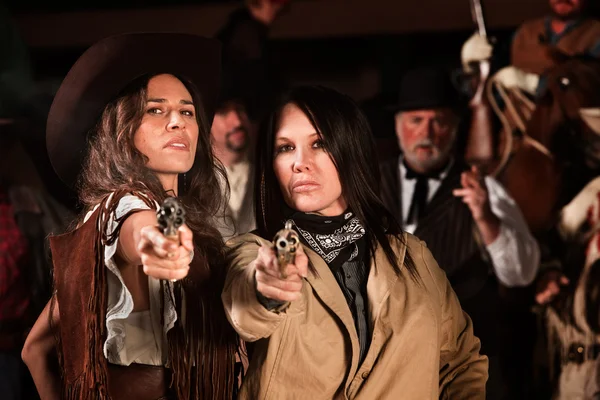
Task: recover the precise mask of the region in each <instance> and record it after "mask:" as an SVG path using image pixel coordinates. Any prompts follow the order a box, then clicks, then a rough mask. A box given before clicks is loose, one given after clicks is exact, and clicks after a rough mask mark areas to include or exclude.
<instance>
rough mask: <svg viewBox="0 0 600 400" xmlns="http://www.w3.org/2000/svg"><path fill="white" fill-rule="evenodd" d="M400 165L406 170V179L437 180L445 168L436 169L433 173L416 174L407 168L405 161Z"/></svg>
mask: <svg viewBox="0 0 600 400" xmlns="http://www.w3.org/2000/svg"><path fill="white" fill-rule="evenodd" d="M402 163H403V164H404V168H405V169H406V175H405V178H406V179H422V178H426V179H437V180H439V179H440V178H441V175H442V173H443V172H444V170H445V169H446V166H444V167H443V168H438V169H435V170H434V171H430V172H425V173H421V172H417V171H415V170H414V169H412V168H411V167H409V166H408V164H407V163H406V162H405V161H402Z"/></svg>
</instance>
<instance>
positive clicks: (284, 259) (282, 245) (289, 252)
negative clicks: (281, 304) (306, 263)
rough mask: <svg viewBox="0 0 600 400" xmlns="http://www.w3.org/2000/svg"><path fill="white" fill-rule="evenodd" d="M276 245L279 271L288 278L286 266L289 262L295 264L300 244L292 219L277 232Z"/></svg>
mask: <svg viewBox="0 0 600 400" xmlns="http://www.w3.org/2000/svg"><path fill="white" fill-rule="evenodd" d="M273 245H274V246H275V254H276V256H277V261H278V262H279V272H280V273H281V276H282V277H283V279H285V278H287V274H286V273H285V267H286V266H287V265H288V264H293V263H294V261H295V259H296V250H297V249H298V246H299V245H300V238H299V237H298V234H297V233H296V231H294V230H293V229H292V223H291V221H287V222H286V223H285V226H284V228H283V229H282V230H280V231H279V232H277V233H276V234H275V237H274V238H273Z"/></svg>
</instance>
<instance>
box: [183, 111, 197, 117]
mask: <svg viewBox="0 0 600 400" xmlns="http://www.w3.org/2000/svg"><path fill="white" fill-rule="evenodd" d="M181 114H183V115H185V116H187V117H193V116H194V112H193V111H190V110H183V111H181Z"/></svg>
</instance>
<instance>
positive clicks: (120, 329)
mask: <svg viewBox="0 0 600 400" xmlns="http://www.w3.org/2000/svg"><path fill="white" fill-rule="evenodd" d="M111 201H112V195H111V196H110V198H109V200H108V202H107V206H108V204H110V202H111ZM97 207H98V206H96V207H95V208H94V210H93V211H95V209H96V208H97ZM134 209H146V210H149V209H150V208H149V207H148V206H147V205H146V203H144V201H143V200H142V199H140V198H139V197H137V196H133V195H126V196H123V197H122V198H121V200H119V204H118V205H117V208H116V210H115V212H114V214H111V215H110V216H109V218H110V220H109V222H108V225H107V232H106V233H107V235H110V234H111V233H112V232H113V231H114V230H115V229H116V227H117V220H118V218H120V217H122V216H123V215H125V214H127V213H128V212H130V211H131V210H134ZM156 209H158V204H156ZM93 211H91V212H89V213H88V214H87V215H86V217H85V220H86V221H87V219H88V218H89V217H90V216H91V215H92V213H93ZM117 245H118V240H116V241H115V242H114V243H113V244H112V245H110V246H108V245H107V246H105V247H104V265H105V266H106V268H108V271H109V273H108V275H107V282H108V305H107V312H106V328H107V331H108V335H107V338H106V341H105V342H104V356H105V357H106V358H107V359H108V361H109V362H110V363H112V364H117V365H124V366H128V365H130V364H132V363H136V364H146V365H155V366H160V365H166V363H167V345H166V337H167V332H169V330H170V329H171V328H173V326H174V324H175V321H176V320H177V312H176V310H175V301H174V299H173V298H172V297H171V296H170V295H169V293H173V284H172V283H171V282H169V281H164V286H163V287H164V289H163V291H162V293H161V285H160V281H159V280H158V279H155V278H152V277H148V286H149V293H150V309H149V310H146V311H137V312H133V298H132V296H131V292H130V291H129V289H128V288H127V286H126V285H125V282H124V281H123V277H122V276H121V272H120V271H119V268H118V267H117V265H116V263H115V254H116V252H117ZM167 288H169V289H170V290H167ZM161 296H162V298H163V299H164V300H163V301H164V311H163V318H164V325H161V315H160V307H161Z"/></svg>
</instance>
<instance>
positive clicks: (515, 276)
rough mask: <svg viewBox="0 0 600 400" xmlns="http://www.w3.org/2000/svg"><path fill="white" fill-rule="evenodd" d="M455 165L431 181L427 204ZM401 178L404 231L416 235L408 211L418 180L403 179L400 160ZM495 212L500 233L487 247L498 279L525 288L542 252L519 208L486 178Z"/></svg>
mask: <svg viewBox="0 0 600 400" xmlns="http://www.w3.org/2000/svg"><path fill="white" fill-rule="evenodd" d="M451 166H452V163H450V165H449V166H448V167H447V168H446V169H445V170H444V171H443V172H442V173H441V174H440V178H439V179H434V178H430V179H428V181H427V183H428V189H429V190H428V192H427V202H429V201H431V199H432V198H433V196H434V195H435V193H436V192H437V190H438V189H439V187H440V186H441V184H442V181H443V179H444V178H446V176H447V175H448V171H449V170H450V168H451ZM398 168H399V170H400V171H399V172H400V175H399V176H400V179H402V193H401V195H402V220H403V221H402V222H403V225H404V230H405V231H407V232H409V233H413V232H415V230H416V229H417V225H416V224H406V219H407V216H408V211H409V208H410V204H411V202H412V197H413V193H414V191H415V185H416V179H404V177H405V176H406V167H405V166H404V163H403V162H402V158H400V161H399V166H398ZM485 186H486V188H487V191H488V195H489V201H490V207H491V209H492V213H494V215H495V216H496V217H498V219H499V220H500V233H499V235H498V237H497V238H496V240H494V241H493V242H492V243H490V244H489V245H487V246H486V250H487V252H488V254H489V256H490V259H491V260H492V264H493V267H494V272H495V274H496V277H497V278H498V280H499V281H500V282H502V284H504V285H505V286H508V287H514V286H526V285H529V284H530V283H531V282H533V280H534V279H535V276H536V274H537V270H538V266H539V262H540V249H539V246H538V244H537V241H536V240H535V239H534V238H533V236H532V235H531V232H530V231H529V227H528V226H527V223H526V222H525V218H524V217H523V214H522V213H521V210H520V209H519V206H518V205H517V203H515V201H514V200H513V198H512V197H510V195H509V194H508V193H507V192H506V190H505V189H504V187H503V186H502V185H501V184H500V182H498V181H497V180H496V179H494V178H492V177H490V176H486V177H485Z"/></svg>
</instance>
